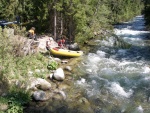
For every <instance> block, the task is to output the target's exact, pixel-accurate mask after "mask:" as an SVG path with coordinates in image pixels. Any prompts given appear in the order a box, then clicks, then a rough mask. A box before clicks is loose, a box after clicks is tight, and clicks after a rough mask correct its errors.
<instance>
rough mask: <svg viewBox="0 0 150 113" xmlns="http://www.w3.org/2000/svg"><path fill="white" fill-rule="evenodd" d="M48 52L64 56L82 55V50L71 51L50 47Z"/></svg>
mask: <svg viewBox="0 0 150 113" xmlns="http://www.w3.org/2000/svg"><path fill="white" fill-rule="evenodd" d="M50 53H51V54H53V55H56V56H65V57H79V56H81V55H83V52H82V51H72V50H67V49H60V48H51V49H50Z"/></svg>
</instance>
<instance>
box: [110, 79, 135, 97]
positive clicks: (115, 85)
mask: <svg viewBox="0 0 150 113" xmlns="http://www.w3.org/2000/svg"><path fill="white" fill-rule="evenodd" d="M109 89H110V91H111V92H113V93H114V94H117V95H118V96H122V97H126V98H130V96H131V95H132V94H133V91H132V90H129V91H128V92H126V91H125V90H124V88H123V87H121V86H120V84H119V83H116V82H112V83H111V86H110V87H109Z"/></svg>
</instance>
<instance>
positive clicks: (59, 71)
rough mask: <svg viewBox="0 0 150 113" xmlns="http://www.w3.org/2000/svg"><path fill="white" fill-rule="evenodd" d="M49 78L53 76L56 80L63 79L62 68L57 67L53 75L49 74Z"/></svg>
mask: <svg viewBox="0 0 150 113" xmlns="http://www.w3.org/2000/svg"><path fill="white" fill-rule="evenodd" d="M50 78H53V79H55V80H58V81H62V80H64V79H65V74H64V71H63V69H62V68H58V69H57V70H56V71H55V72H54V73H53V75H50Z"/></svg>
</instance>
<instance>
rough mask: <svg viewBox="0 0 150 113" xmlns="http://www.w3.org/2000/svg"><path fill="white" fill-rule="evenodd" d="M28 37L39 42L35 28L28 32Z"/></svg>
mask: <svg viewBox="0 0 150 113" xmlns="http://www.w3.org/2000/svg"><path fill="white" fill-rule="evenodd" d="M28 37H29V38H31V39H34V40H37V38H36V34H35V27H31V29H30V30H29V31H28Z"/></svg>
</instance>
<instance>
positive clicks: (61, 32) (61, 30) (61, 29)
mask: <svg viewBox="0 0 150 113" xmlns="http://www.w3.org/2000/svg"><path fill="white" fill-rule="evenodd" d="M60 15H61V22H60V24H61V28H60V35H62V34H63V17H62V13H61V14H60Z"/></svg>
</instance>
